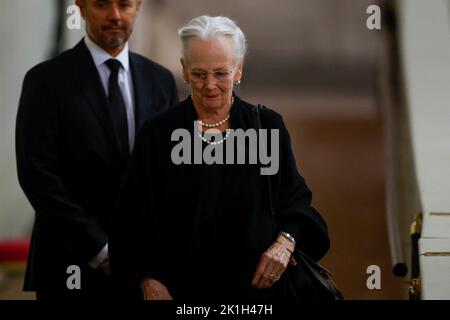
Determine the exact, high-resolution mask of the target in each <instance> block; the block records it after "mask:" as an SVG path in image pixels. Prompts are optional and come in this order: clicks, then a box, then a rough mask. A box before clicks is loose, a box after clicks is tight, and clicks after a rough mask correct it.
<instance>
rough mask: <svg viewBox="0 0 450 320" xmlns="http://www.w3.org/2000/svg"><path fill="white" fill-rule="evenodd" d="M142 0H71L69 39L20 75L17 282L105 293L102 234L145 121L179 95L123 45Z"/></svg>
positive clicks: (43, 290)
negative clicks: (27, 217) (24, 201)
mask: <svg viewBox="0 0 450 320" xmlns="http://www.w3.org/2000/svg"><path fill="white" fill-rule="evenodd" d="M141 1H142V0H77V1H76V3H77V5H78V6H79V7H80V9H81V13H82V16H83V17H84V19H85V20H86V33H87V37H85V38H84V39H83V40H82V41H81V42H80V43H79V44H78V45H77V46H75V47H74V48H73V49H71V50H68V51H66V52H64V53H62V54H61V55H59V56H57V57H56V58H54V59H52V60H49V61H46V62H44V63H41V64H39V65H37V66H36V67H34V68H32V69H31V70H30V71H29V72H28V73H27V75H26V77H25V80H24V83H23V88H22V95H21V99H20V103H19V110H18V116H17V124H16V153H17V168H18V177H19V181H20V185H21V187H22V189H23V190H24V192H25V194H26V196H27V197H28V199H29V201H30V203H31V205H32V206H33V208H34V210H35V212H36V216H35V222H34V227H33V234H32V240H31V250H30V254H29V259H28V266H27V272H26V279H25V285H24V290H27V291H36V293H37V298H38V299H61V298H82V299H86V298H89V299H97V298H104V297H109V296H110V281H109V278H108V274H109V263H108V256H109V254H108V234H109V226H108V225H109V222H108V221H109V217H110V215H111V214H112V212H113V211H114V207H115V200H116V199H117V196H118V193H119V189H120V185H121V182H122V177H123V175H124V172H125V170H126V166H127V163H128V160H129V155H130V153H131V151H132V149H133V145H134V139H135V137H136V135H137V132H138V131H139V129H140V128H141V127H142V125H143V123H144V122H145V121H146V120H147V119H149V118H151V117H152V116H154V115H156V114H157V113H158V112H160V111H162V110H164V109H166V108H167V107H169V106H171V105H174V104H176V103H177V102H178V97H177V92H176V86H175V81H174V78H173V76H172V74H171V73H170V72H169V71H168V70H166V69H164V68H163V67H161V66H160V65H158V64H156V63H154V62H152V61H150V60H148V59H146V58H144V57H142V56H139V55H137V54H134V53H131V52H128V39H129V37H130V35H131V33H132V31H133V26H134V21H135V18H136V16H137V14H138V12H139V8H140V6H141Z"/></svg>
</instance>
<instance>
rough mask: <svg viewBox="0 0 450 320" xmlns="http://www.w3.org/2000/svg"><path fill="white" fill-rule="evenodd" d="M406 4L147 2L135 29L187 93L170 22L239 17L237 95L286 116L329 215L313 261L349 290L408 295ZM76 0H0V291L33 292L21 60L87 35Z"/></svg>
mask: <svg viewBox="0 0 450 320" xmlns="http://www.w3.org/2000/svg"><path fill="white" fill-rule="evenodd" d="M404 2H405V1H398V2H397V1H393V0H392V1H381V0H339V1H336V0H281V1H271V0H245V1H242V0H227V1H217V0H189V1H175V0H144V4H143V8H142V11H141V13H140V17H139V19H138V21H137V25H136V28H135V31H134V34H133V36H132V40H131V41H130V45H131V49H132V50H133V51H135V52H138V53H140V54H142V55H144V56H146V57H149V58H151V59H153V60H154V61H157V62H158V63H160V64H162V65H164V66H166V67H167V68H169V69H170V70H171V71H172V72H173V73H174V74H175V76H176V78H177V82H178V87H179V91H180V98H181V99H184V98H185V97H186V95H187V90H186V88H185V85H184V84H183V82H182V78H181V66H180V63H179V58H180V50H181V49H180V44H179V41H178V37H177V29H178V28H179V27H181V26H182V25H183V24H184V23H186V22H187V21H188V20H190V19H191V18H193V17H196V16H199V15H203V14H209V15H226V16H228V17H230V18H232V19H233V20H235V21H236V22H237V23H238V25H239V26H240V27H241V28H242V30H243V31H244V33H245V34H246V36H247V38H248V46H249V53H248V56H247V59H246V65H245V69H244V78H243V81H242V85H241V86H240V88H239V92H238V94H239V95H241V96H242V97H243V98H244V99H246V100H248V101H250V102H252V103H262V104H265V105H267V106H269V107H270V108H273V109H274V110H276V111H277V112H279V113H281V114H282V115H283V117H284V120H285V122H286V124H287V126H288V129H289V131H290V134H291V137H292V143H293V149H294V152H295V156H296V160H297V166H298V168H299V170H300V172H301V174H302V175H303V176H304V177H305V179H306V181H307V183H308V184H309V186H310V188H311V189H312V191H313V197H314V198H313V204H314V206H315V207H316V208H317V209H318V210H319V211H320V212H321V214H322V215H323V216H324V218H325V220H326V221H327V223H328V226H329V231H330V236H331V243H332V245H331V250H330V251H329V253H328V254H327V256H326V257H325V258H324V259H323V260H322V263H323V264H324V265H325V266H327V267H328V268H329V269H330V270H331V271H332V273H333V278H334V280H335V282H336V283H337V284H338V286H339V287H340V288H341V289H342V291H343V293H344V296H345V297H346V299H408V287H409V285H410V280H411V277H412V276H413V275H412V274H411V270H412V268H411V267H412V266H411V261H412V260H414V259H412V257H411V250H412V243H411V241H410V230H409V224H410V223H411V222H412V221H413V219H414V215H415V214H417V213H419V212H420V210H421V208H420V200H419V198H420V197H419V195H418V188H417V182H416V177H415V173H414V161H413V160H414V157H413V156H412V155H411V154H412V148H411V145H410V144H411V142H410V137H409V132H410V128H409V127H408V122H407V121H400V122H399V121H398V119H408V114H407V110H406V111H405V109H403V108H402V106H403V105H404V104H405V100H406V99H405V90H404V89H403V85H402V83H403V81H402V73H401V72H402V68H401V65H402V64H401V61H402V60H401V59H402V54H401V49H400V48H399V42H400V40H399V37H400V31H399V29H400V28H399V23H398V17H399V16H400V14H399V12H401V10H403V9H404V8H402V3H404ZM412 2H415V3H416V4H417V3H418V2H417V1H412ZM422 2H425V1H422ZM431 2H433V1H431ZM437 2H439V1H438V0H437V1H436V3H437ZM440 2H442V1H440ZM73 3H74V1H62V0H15V1H5V0H3V1H0V34H1V37H0V39H1V44H2V45H1V46H0V113H1V116H0V137H1V138H0V139H1V143H0V155H1V156H0V177H1V179H0V299H34V295H33V294H25V293H22V292H21V285H22V277H23V271H24V267H25V258H26V252H27V244H28V239H29V236H30V232H31V227H32V222H33V210H32V208H31V207H30V205H29V203H28V202H27V200H26V198H25V196H24V194H23V193H22V191H21V189H20V187H19V185H18V182H17V177H16V168H15V151H14V127H15V117H16V112H17V105H18V99H19V96H20V91H21V84H22V81H23V77H24V75H25V73H26V71H27V70H28V69H29V68H31V67H32V66H33V65H35V64H37V63H39V62H41V61H43V60H46V59H49V58H51V57H52V56H54V55H55V54H57V53H59V52H61V51H62V50H65V49H67V48H71V47H72V46H74V45H75V44H76V43H77V42H78V41H80V39H81V38H82V37H83V35H84V25H82V29H81V30H68V29H67V27H66V19H67V18H68V17H69V15H68V14H67V13H66V10H67V8H68V6H69V5H71V4H73ZM410 3H411V2H410ZM446 3H447V2H446ZM370 5H378V6H379V8H380V9H381V16H380V17H381V21H380V23H381V29H379V30H377V29H375V30H369V29H368V27H367V25H366V22H367V20H368V18H369V17H370V15H371V14H368V13H367V12H366V10H367V8H368V7H369V6H370ZM403 5H404V4H403ZM417 9H418V8H415V10H417ZM448 12H450V11H447V13H446V16H448ZM424 14H425V13H424ZM426 18H431V19H432V17H431V16H428V17H425V18H423V19H426ZM447 40H448V38H447ZM43 125H45V124H43ZM405 195H407V196H405ZM399 199H400V200H401V199H403V200H402V201H399ZM2 259H3V260H2ZM371 265H376V266H379V267H380V270H381V288H380V289H378V290H369V289H368V287H367V283H366V281H367V279H368V277H369V276H370V274H367V268H368V267H369V266H371ZM394 273H395V275H394Z"/></svg>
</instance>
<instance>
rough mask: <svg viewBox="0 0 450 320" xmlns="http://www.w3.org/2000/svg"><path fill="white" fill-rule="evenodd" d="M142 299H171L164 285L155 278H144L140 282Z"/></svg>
mask: <svg viewBox="0 0 450 320" xmlns="http://www.w3.org/2000/svg"><path fill="white" fill-rule="evenodd" d="M141 289H142V295H143V296H144V300H173V298H172V296H171V295H170V293H169V290H167V288H166V286H165V285H163V284H162V283H161V282H159V281H158V280H155V279H146V280H143V281H142V282H141Z"/></svg>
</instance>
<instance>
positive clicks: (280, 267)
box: [252, 235, 294, 289]
mask: <svg viewBox="0 0 450 320" xmlns="http://www.w3.org/2000/svg"><path fill="white" fill-rule="evenodd" d="M293 251H294V244H293V243H292V242H290V241H289V240H288V239H286V238H285V237H284V236H281V235H280V236H278V239H277V240H276V241H275V242H274V243H273V244H272V245H271V246H270V248H269V249H268V250H267V251H266V252H264V254H263V255H262V257H261V260H260V261H259V264H258V267H257V268H256V273H255V276H254V277H253V281H252V285H253V287H255V288H258V289H267V288H270V287H271V286H272V285H273V284H274V283H275V282H277V281H278V280H280V278H281V275H282V274H283V273H284V271H285V270H286V267H287V266H288V264H289V260H290V259H291V254H292V252H293Z"/></svg>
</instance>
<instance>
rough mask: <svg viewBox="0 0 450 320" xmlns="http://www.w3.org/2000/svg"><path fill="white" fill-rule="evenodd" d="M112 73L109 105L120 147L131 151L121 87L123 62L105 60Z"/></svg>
mask: <svg viewBox="0 0 450 320" xmlns="http://www.w3.org/2000/svg"><path fill="white" fill-rule="evenodd" d="M105 64H106V65H107V66H108V68H109V70H111V75H110V76H109V97H108V100H109V106H110V113H111V117H112V120H113V123H114V128H115V130H116V135H117V139H118V141H119V147H120V150H121V152H122V153H124V154H126V153H129V152H130V147H129V143H128V121H127V112H126V107H125V101H124V99H123V96H122V92H121V91H120V87H119V70H120V66H121V63H120V61H118V60H115V59H109V60H108V61H106V62H105Z"/></svg>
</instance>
